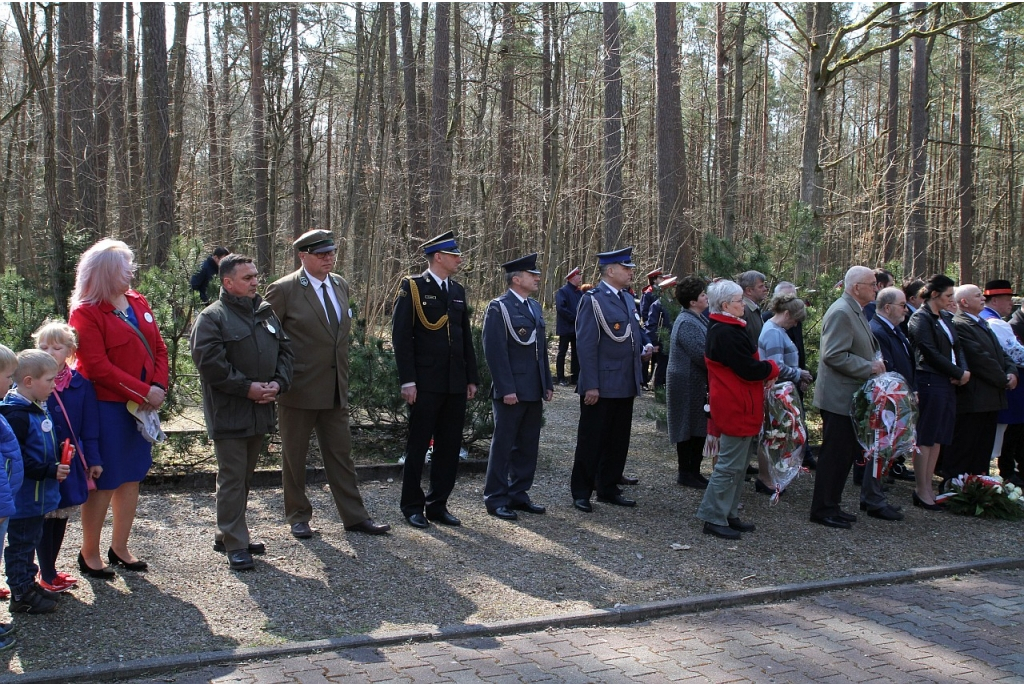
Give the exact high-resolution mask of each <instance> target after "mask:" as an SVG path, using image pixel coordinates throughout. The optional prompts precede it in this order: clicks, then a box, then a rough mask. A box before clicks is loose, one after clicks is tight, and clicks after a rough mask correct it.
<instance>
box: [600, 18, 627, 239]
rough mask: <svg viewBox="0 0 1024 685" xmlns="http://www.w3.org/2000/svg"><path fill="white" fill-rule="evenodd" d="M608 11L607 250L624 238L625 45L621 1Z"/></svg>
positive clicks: (605, 214)
mask: <svg viewBox="0 0 1024 685" xmlns="http://www.w3.org/2000/svg"><path fill="white" fill-rule="evenodd" d="M602 5H603V10H604V50H605V58H604V170H605V180H604V245H603V246H602V248H603V249H604V250H611V249H615V248H617V247H619V241H620V240H621V239H622V71H621V69H620V65H621V63H622V46H621V43H620V38H619V3H617V2H605V3H602Z"/></svg>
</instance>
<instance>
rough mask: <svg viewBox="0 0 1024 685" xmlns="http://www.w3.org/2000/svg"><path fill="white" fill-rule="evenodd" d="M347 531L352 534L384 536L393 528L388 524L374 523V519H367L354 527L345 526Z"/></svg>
mask: <svg viewBox="0 0 1024 685" xmlns="http://www.w3.org/2000/svg"><path fill="white" fill-rule="evenodd" d="M345 530H347V531H349V532H352V533H366V534H367V535H384V534H386V533H387V532H388V531H389V530H391V526H390V525H388V524H387V523H374V522H373V519H366V520H365V521H361V522H359V523H357V524H356V525H354V526H345Z"/></svg>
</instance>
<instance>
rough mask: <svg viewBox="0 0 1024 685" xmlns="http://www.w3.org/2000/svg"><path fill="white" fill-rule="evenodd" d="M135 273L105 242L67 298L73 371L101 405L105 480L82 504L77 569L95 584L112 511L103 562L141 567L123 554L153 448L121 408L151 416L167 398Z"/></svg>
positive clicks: (126, 253) (158, 345)
mask: <svg viewBox="0 0 1024 685" xmlns="http://www.w3.org/2000/svg"><path fill="white" fill-rule="evenodd" d="M134 273H135V266H134V264H133V255H132V251H131V249H130V248H129V247H128V246H127V245H126V244H124V243H123V242H121V241H120V240H110V239H104V240H101V241H99V242H98V243H96V244H95V245H93V246H92V247H90V248H89V249H88V250H86V252H85V254H83V255H82V259H81V260H80V261H79V263H78V273H77V278H76V280H75V290H74V292H73V293H72V295H71V317H70V322H69V323H70V324H71V326H72V328H74V329H75V330H76V331H77V332H78V340H79V345H78V371H79V372H80V373H81V374H82V375H83V376H85V377H86V378H88V379H89V380H90V381H92V384H93V386H94V387H95V389H96V399H97V400H99V418H100V435H99V438H100V439H99V448H100V457H101V459H102V462H103V475H101V476H100V477H99V478H98V479H97V480H96V490H94V491H92V492H91V493H90V494H89V499H88V500H87V501H86V503H85V504H83V505H82V551H81V553H80V554H79V555H78V565H79V568H80V569H81V571H82V573H84V574H86V575H88V576H91V577H93V578H104V579H110V578H113V577H114V572H113V570H112V569H111V568H110V567H108V566H105V565H104V563H103V559H102V557H101V556H100V533H101V532H102V530H103V521H104V519H106V516H107V509H108V508H113V533H112V536H111V543H110V549H109V550H107V559H108V561H109V562H110V563H111V564H120V565H121V566H124V567H125V568H126V569H129V570H132V571H144V570H146V567H147V564H146V562H144V561H140V560H139V559H138V558H136V557H135V555H133V554H132V553H131V551H129V549H128V537H129V535H130V533H131V529H132V523H133V522H134V521H135V510H136V508H137V506H138V503H139V481H141V480H142V479H143V478H144V477H145V476H146V473H147V472H148V471H149V468H150V466H152V464H153V456H152V452H151V445H150V444H149V442H147V441H146V439H145V438H144V437H143V436H142V434H141V433H140V432H139V430H138V429H137V428H136V421H135V417H134V416H133V415H132V414H131V413H129V411H128V406H127V405H126V403H127V402H135V403H137V404H138V405H139V406H140V407H141V408H143V409H157V408H158V407H159V406H160V405H161V404H163V401H164V395H165V393H166V391H167V378H168V375H167V347H166V345H164V341H163V339H162V338H161V337H160V329H159V328H158V327H157V324H156V319H155V318H154V316H153V311H152V310H151V309H150V308H149V303H148V302H146V298H144V297H143V296H142V295H140V294H139V293H137V292H135V291H134V290H132V289H131V281H132V276H133V275H134Z"/></svg>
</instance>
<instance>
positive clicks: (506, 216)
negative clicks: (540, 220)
mask: <svg viewBox="0 0 1024 685" xmlns="http://www.w3.org/2000/svg"><path fill="white" fill-rule="evenodd" d="M501 10H502V11H501V45H500V47H499V48H498V55H499V60H500V63H501V76H500V77H499V85H498V92H499V94H500V95H499V102H498V111H499V117H498V196H499V197H498V207H499V212H500V219H499V223H500V226H499V229H500V231H501V240H500V244H501V252H500V253H499V255H498V257H499V259H498V261H499V262H505V261H508V260H510V259H513V258H514V257H515V255H513V252H514V251H515V249H516V224H515V209H514V205H515V198H514V196H513V193H514V191H513V177H512V175H513V170H512V135H513V134H512V117H513V115H514V111H515V61H514V60H513V58H512V46H513V44H514V42H515V30H516V20H515V14H514V12H515V9H514V7H513V3H511V2H503V3H501Z"/></svg>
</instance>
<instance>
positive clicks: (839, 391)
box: [814, 293, 878, 414]
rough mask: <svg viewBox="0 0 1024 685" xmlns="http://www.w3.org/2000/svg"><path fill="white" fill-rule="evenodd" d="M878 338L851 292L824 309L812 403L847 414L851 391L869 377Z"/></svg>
mask: <svg viewBox="0 0 1024 685" xmlns="http://www.w3.org/2000/svg"><path fill="white" fill-rule="evenodd" d="M877 351H878V341H877V340H875V336H874V335H872V333H871V329H870V328H869V327H868V321H867V319H865V318H864V314H863V313H862V311H861V307H860V305H859V304H857V301H856V300H855V299H853V296H852V295H850V294H848V293H843V295H842V297H840V298H839V299H838V300H836V301H835V302H833V303H832V306H831V307H829V308H828V311H827V312H825V318H824V319H823V320H822V322H821V347H820V359H819V361H818V382H817V385H816V386H815V388H814V406H815V407H817V408H818V409H824V410H825V411H830V412H832V413H833V414H849V413H850V404H851V402H852V400H853V393H855V392H857V389H858V388H860V386H861V385H863V384H864V381H866V380H867V379H868V378H870V377H871V363H872V362H873V361H874V359H875V353H876V352H877Z"/></svg>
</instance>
